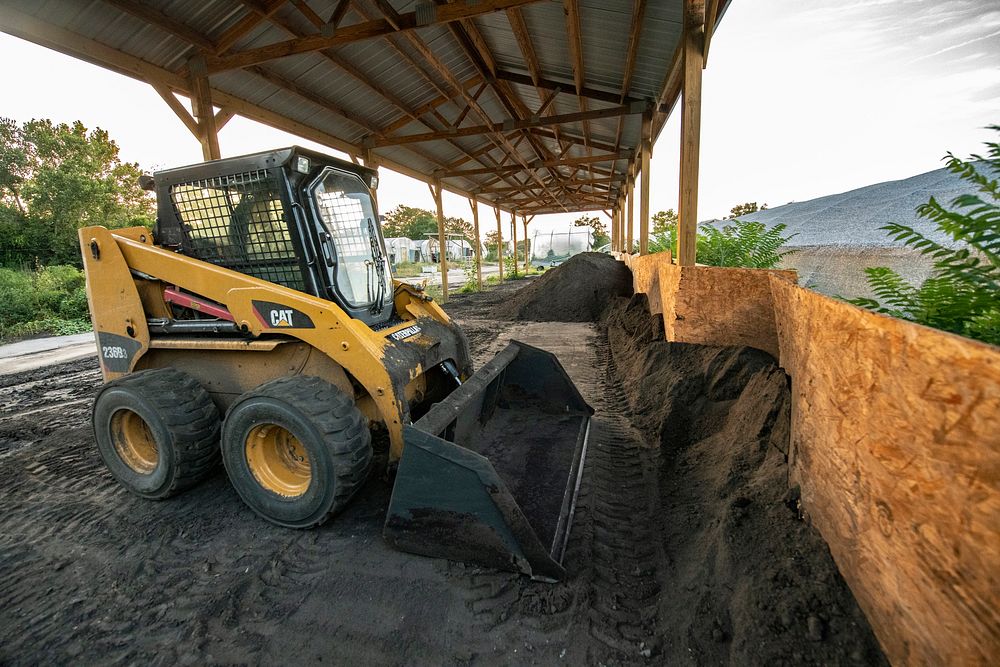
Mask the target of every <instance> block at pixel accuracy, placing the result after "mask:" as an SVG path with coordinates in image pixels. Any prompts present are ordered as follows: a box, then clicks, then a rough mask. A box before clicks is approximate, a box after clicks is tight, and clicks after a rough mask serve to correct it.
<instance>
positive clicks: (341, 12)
mask: <svg viewBox="0 0 1000 667" xmlns="http://www.w3.org/2000/svg"><path fill="white" fill-rule="evenodd" d="M350 8H351V0H340V2H338V3H337V6H336V7H334V9H333V13H332V14H330V20H329V21H327V22H326V25H325V26H323V33H324V34H325V35H327V36H328V37H329V36H330V35H334V34H336V32H337V26H339V25H340V22H341V21H343V20H344V17H345V16H347V10H348V9H350Z"/></svg>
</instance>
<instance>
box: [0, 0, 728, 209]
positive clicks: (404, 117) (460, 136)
mask: <svg viewBox="0 0 1000 667" xmlns="http://www.w3.org/2000/svg"><path fill="white" fill-rule="evenodd" d="M686 1H687V2H688V3H689V4H690V3H691V2H695V3H701V4H703V5H705V4H707V5H708V6H709V13H708V16H710V17H711V18H712V19H713V20H712V24H713V27H714V24H716V23H717V20H718V19H719V18H721V15H722V14H723V12H724V10H725V6H726V5H727V4H728V2H727V0H721V1H720V0H714V1H713V0H707V2H706V0H686ZM684 7H685V0H660V1H658V2H647V1H646V0H456V1H455V2H448V1H447V0H153V1H148V2H139V1H137V0H43V1H38V0H4V2H3V6H2V7H0V30H3V31H4V32H8V33H11V34H13V35H16V36H18V37H22V38H24V39H28V40H30V41H33V42H36V43H39V44H42V45H45V46H48V47H50V48H53V49H56V50H58V51H61V52H63V53H67V54H70V55H73V56H75V57H78V58H82V59H84V60H88V61H90V62H94V63H96V64H99V65H101V66H104V67H108V68H110V69H113V70H116V71H118V72H121V73H123V74H126V75H129V76H132V77H135V78H139V79H142V80H145V81H148V82H150V83H151V84H154V85H157V86H159V87H160V88H159V89H161V90H171V91H175V92H177V93H180V94H183V95H193V94H194V92H195V87H196V85H195V83H194V77H196V76H198V75H199V73H201V72H205V73H207V78H208V85H209V87H210V90H211V101H212V103H213V104H214V105H215V106H217V107H220V108H221V109H222V110H223V111H224V112H226V113H228V114H239V115H242V116H246V117H248V118H251V119H254V120H258V121H261V122H264V123H266V124H268V125H272V126H274V127H278V128H280V129H283V130H286V131H289V132H291V133H293V134H297V135H299V136H302V137H304V138H308V139H311V140H314V141H317V142H319V143H322V144H325V145H328V146H331V147H333V148H336V149H338V150H342V151H345V152H347V153H348V154H350V155H352V156H354V157H356V158H358V159H365V160H367V161H369V162H372V163H375V164H382V165H384V166H386V167H388V168H390V169H393V170H396V171H400V172H402V173H404V174H407V175H409V176H413V177H415V178H418V179H421V180H424V181H427V182H435V181H440V182H441V183H442V185H443V186H444V187H445V188H446V189H448V190H452V191H454V192H457V193H459V194H463V195H466V196H469V197H475V198H476V199H479V200H480V201H483V202H485V203H488V204H492V205H495V206H499V207H500V208H503V209H504V210H508V211H510V210H516V211H517V212H518V213H525V214H529V215H530V214H536V213H549V212H560V211H581V210H597V209H613V208H616V207H617V206H618V205H619V203H620V198H621V197H622V194H623V191H624V184H625V182H626V180H627V178H628V177H629V175H634V174H635V163H636V158H637V154H638V151H639V150H640V147H641V142H642V132H641V127H642V121H643V117H644V116H646V117H648V118H650V123H651V127H652V132H653V135H654V136H655V134H656V133H658V131H659V129H660V128H661V127H662V125H663V123H664V122H665V120H666V116H667V113H668V112H669V110H670V108H671V107H672V105H673V103H674V101H675V100H676V98H677V96H678V95H679V91H680V84H679V81H678V71H679V57H678V46H679V44H680V40H681V33H682V29H683V22H684V19H683V16H684ZM710 32H711V31H709V35H708V36H709V37H710Z"/></svg>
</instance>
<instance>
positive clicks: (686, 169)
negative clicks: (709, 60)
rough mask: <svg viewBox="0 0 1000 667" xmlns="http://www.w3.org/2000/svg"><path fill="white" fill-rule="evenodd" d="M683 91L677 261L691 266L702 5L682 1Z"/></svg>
mask: <svg viewBox="0 0 1000 667" xmlns="http://www.w3.org/2000/svg"><path fill="white" fill-rule="evenodd" d="M684 11H685V24H684V34H683V35H682V37H681V39H682V40H683V48H684V92H683V98H682V99H683V102H682V104H683V106H682V107H681V164H680V193H679V196H678V211H677V263H678V264H680V265H681V266H694V264H695V262H696V261H697V249H698V243H697V239H698V162H699V153H700V147H701V72H702V70H703V69H704V67H703V64H704V58H705V4H704V2H703V1H699V0H685V3H684Z"/></svg>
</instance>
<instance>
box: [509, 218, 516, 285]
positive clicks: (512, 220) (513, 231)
mask: <svg viewBox="0 0 1000 667" xmlns="http://www.w3.org/2000/svg"><path fill="white" fill-rule="evenodd" d="M510 234H511V238H512V239H513V240H514V262H513V265H514V273H513V275H515V276H516V275H517V213H516V212H515V211H511V212H510Z"/></svg>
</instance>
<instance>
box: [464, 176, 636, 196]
mask: <svg viewBox="0 0 1000 667" xmlns="http://www.w3.org/2000/svg"><path fill="white" fill-rule="evenodd" d="M620 180H621V178H620V177H618V176H606V177H604V178H593V179H589V180H574V179H567V180H563V181H561V183H560V184H561V185H563V186H566V187H572V186H581V187H582V186H588V185H590V186H593V185H599V184H606V183H616V182H618V181H620ZM534 189H537V186H534V185H531V184H525V185H523V186H521V187H511V186H503V187H484V188H476V190H475V192H476V194H477V195H479V194H501V193H507V192H524V191H525V190H534Z"/></svg>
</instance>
